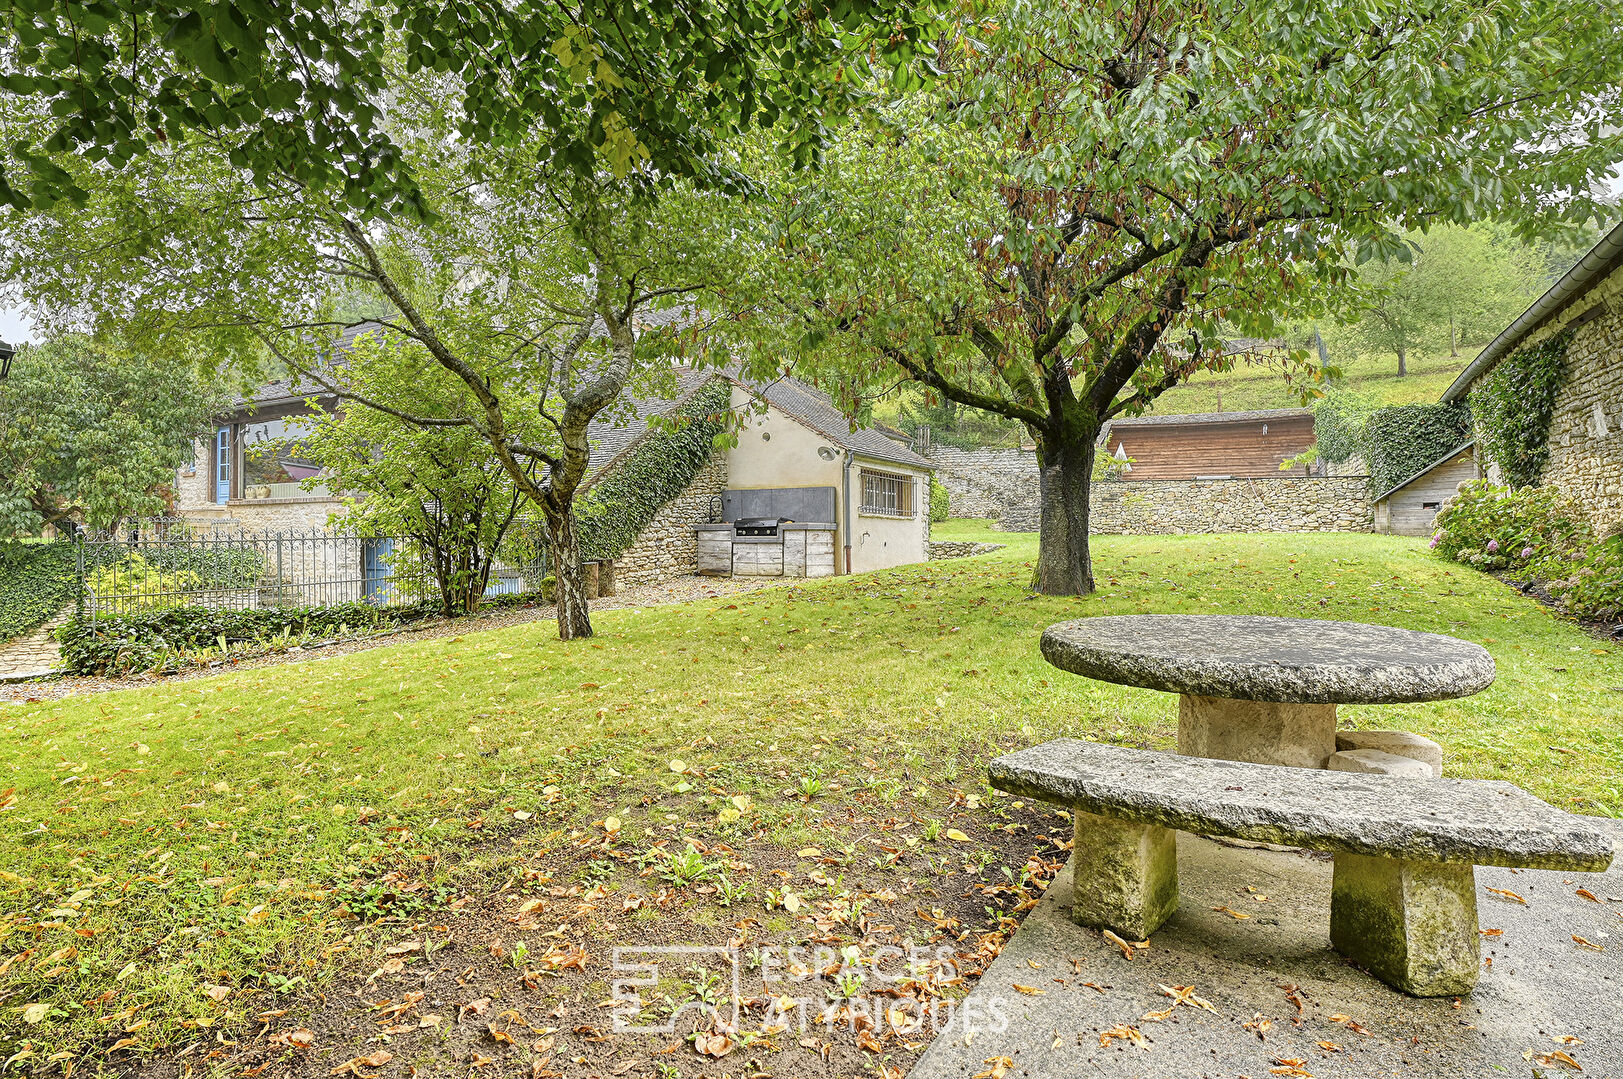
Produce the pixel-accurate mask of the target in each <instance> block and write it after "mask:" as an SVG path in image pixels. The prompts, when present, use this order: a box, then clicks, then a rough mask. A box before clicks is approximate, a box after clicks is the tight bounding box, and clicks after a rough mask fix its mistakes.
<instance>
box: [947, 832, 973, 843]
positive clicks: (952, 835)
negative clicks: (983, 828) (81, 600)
mask: <svg viewBox="0 0 1623 1079" xmlns="http://www.w3.org/2000/svg"><path fill="white" fill-rule="evenodd" d="M946 836H947V838H948V839H950V840H952V841H953V842H954V843H968V842H969V837H968V836H967V835H965V834H964V833H962V832H960V831H959V830H958V829H956V828H948V829H947V831H946Z"/></svg>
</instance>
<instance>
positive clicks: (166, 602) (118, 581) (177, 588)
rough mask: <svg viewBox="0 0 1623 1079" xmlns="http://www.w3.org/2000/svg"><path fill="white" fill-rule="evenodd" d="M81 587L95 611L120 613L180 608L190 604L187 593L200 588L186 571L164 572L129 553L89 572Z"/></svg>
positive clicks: (193, 574) (194, 575) (200, 583)
mask: <svg viewBox="0 0 1623 1079" xmlns="http://www.w3.org/2000/svg"><path fill="white" fill-rule="evenodd" d="M85 587H86V588H87V589H89V590H90V592H91V593H92V594H93V595H94V596H95V597H96V607H97V609H98V610H101V611H111V612H115V613H123V612H128V611H136V610H141V609H143V608H145V609H161V608H164V607H179V606H182V605H184V604H186V603H188V602H190V598H191V597H190V596H188V595H187V593H189V592H195V591H197V590H198V589H200V588H202V587H203V578H202V576H201V575H200V574H198V573H196V572H194V571H193V570H188V569H178V570H173V571H168V572H166V571H165V570H164V569H163V568H162V567H160V566H158V565H154V564H153V563H151V562H148V561H147V560H146V559H145V558H142V557H141V556H140V555H138V554H135V553H133V552H132V553H130V554H128V555H125V556H124V557H123V558H122V559H120V560H119V561H117V562H114V563H111V564H109V565H105V566H97V567H96V568H95V569H92V570H89V571H88V572H87V573H86V574H85Z"/></svg>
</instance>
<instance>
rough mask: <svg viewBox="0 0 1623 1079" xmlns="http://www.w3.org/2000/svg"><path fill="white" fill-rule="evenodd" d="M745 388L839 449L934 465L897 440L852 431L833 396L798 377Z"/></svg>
mask: <svg viewBox="0 0 1623 1079" xmlns="http://www.w3.org/2000/svg"><path fill="white" fill-rule="evenodd" d="M747 388H748V389H750V390H751V391H753V392H754V393H757V394H759V395H760V396H762V397H765V398H766V399H767V400H768V401H770V402H771V403H772V404H774V405H776V406H777V407H778V408H780V409H782V410H783V411H784V412H787V413H788V414H789V415H791V416H793V417H794V418H795V419H797V420H799V421H800V422H801V423H804V424H805V425H806V426H807V427H810V428H811V429H812V430H814V431H816V432H817V433H818V434H820V435H822V436H823V437H824V438H826V439H828V440H829V441H830V442H833V443H834V444H835V445H837V446H839V447H840V448H841V449H846V450H850V451H851V452H852V453H856V454H860V455H861V456H863V457H872V458H874V459H876V460H880V461H890V462H891V463H893V464H901V465H912V466H913V467H915V468H928V469H934V468H935V465H934V463H932V462H931V461H930V460H929V458H926V457H920V456H919V455H918V454H916V453H914V452H913V451H912V450H910V449H908V448H907V447H906V446H904V445H902V444H901V443H900V442H896V441H894V440H893V439H889V438H886V437H885V436H884V435H882V434H880V433H879V432H878V431H875V430H874V429H872V428H871V427H858V428H857V429H856V430H855V431H853V430H851V421H849V420H847V419H846V418H845V413H843V412H841V411H840V410H839V407H838V406H836V405H835V404H834V399H833V398H831V397H829V395H828V394H826V393H824V392H823V391H822V390H819V389H817V388H816V387H814V386H811V385H808V384H807V383H805V382H802V381H800V380H799V379H798V378H790V377H787V376H785V377H783V378H779V379H774V380H773V381H771V382H767V383H764V384H760V385H754V386H748V387H747Z"/></svg>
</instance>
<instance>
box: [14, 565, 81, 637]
mask: <svg viewBox="0 0 1623 1079" xmlns="http://www.w3.org/2000/svg"><path fill="white" fill-rule="evenodd" d="M78 584H79V575H78V569H77V565H76V559H75V556H74V553H73V544H71V543H18V542H0V644H4V643H5V642H6V641H9V640H11V639H12V638H13V637H21V636H22V635H23V634H25V633H32V632H33V631H34V630H35V629H36V628H38V627H39V625H40V624H41V623H42V622H44V621H45V620H46V619H48V618H50V617H51V616H52V615H54V614H56V612H57V611H59V610H61V609H62V608H63V607H64V606H66V605H67V604H69V603H72V602H73V594H74V590H75V589H76V588H77V587H78Z"/></svg>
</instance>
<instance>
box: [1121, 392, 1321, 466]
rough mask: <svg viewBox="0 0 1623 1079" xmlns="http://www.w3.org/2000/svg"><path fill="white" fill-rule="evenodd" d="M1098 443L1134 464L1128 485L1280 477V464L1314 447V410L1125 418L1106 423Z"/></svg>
mask: <svg viewBox="0 0 1623 1079" xmlns="http://www.w3.org/2000/svg"><path fill="white" fill-rule="evenodd" d="M1099 444H1100V447H1101V450H1102V452H1104V453H1107V454H1109V455H1111V456H1112V457H1115V458H1116V459H1117V460H1122V459H1124V458H1125V459H1129V460H1131V461H1132V467H1131V468H1130V469H1124V470H1123V473H1122V479H1124V480H1127V481H1129V482H1133V481H1143V480H1205V479H1252V478H1263V477H1277V476H1279V474H1280V472H1279V466H1280V465H1281V464H1283V463H1284V462H1285V461H1286V460H1288V459H1289V458H1292V457H1295V456H1296V455H1298V454H1300V453H1303V452H1304V451H1306V450H1307V449H1308V448H1309V447H1310V446H1312V445H1313V412H1312V410H1310V409H1306V408H1272V409H1263V410H1260V411H1256V412H1206V413H1197V414H1193V415H1169V416H1130V417H1121V418H1118V419H1114V420H1111V421H1110V422H1109V423H1107V424H1105V427H1104V430H1103V431H1101V432H1100V435H1099ZM1300 474H1301V473H1298V475H1300Z"/></svg>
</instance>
